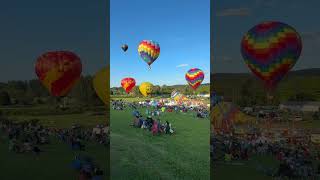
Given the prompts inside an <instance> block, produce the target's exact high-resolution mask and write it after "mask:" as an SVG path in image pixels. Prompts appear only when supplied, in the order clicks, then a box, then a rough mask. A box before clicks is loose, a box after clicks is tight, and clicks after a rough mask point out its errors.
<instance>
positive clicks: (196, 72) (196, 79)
mask: <svg viewBox="0 0 320 180" xmlns="http://www.w3.org/2000/svg"><path fill="white" fill-rule="evenodd" d="M185 78H186V80H187V82H188V84H189V85H190V86H191V87H192V89H194V90H196V89H197V88H198V87H199V86H200V84H201V83H202V81H203V79H204V73H203V71H202V70H200V69H198V68H192V69H190V70H189V71H188V72H187V73H186V76H185Z"/></svg>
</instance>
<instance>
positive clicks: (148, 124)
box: [146, 116, 153, 131]
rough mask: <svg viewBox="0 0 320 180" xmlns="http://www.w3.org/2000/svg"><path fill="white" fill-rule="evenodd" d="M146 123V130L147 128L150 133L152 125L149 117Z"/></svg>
mask: <svg viewBox="0 0 320 180" xmlns="http://www.w3.org/2000/svg"><path fill="white" fill-rule="evenodd" d="M146 121H147V124H146V125H147V128H148V130H149V131H151V128H152V125H153V119H152V118H151V116H148V117H147V120H146Z"/></svg>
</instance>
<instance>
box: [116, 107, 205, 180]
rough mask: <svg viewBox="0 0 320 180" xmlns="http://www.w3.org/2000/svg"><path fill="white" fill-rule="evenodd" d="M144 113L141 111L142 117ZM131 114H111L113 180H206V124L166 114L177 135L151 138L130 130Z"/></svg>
mask: <svg viewBox="0 0 320 180" xmlns="http://www.w3.org/2000/svg"><path fill="white" fill-rule="evenodd" d="M144 112H145V111H144V110H142V111H141V113H144ZM132 119H133V117H132V115H131V111H115V110H111V145H110V148H111V149H110V152H111V155H110V157H111V177H112V178H113V179H139V180H140V179H170V180H171V179H186V180H187V179H209V178H210V154H209V151H210V147H209V132H210V126H209V120H206V119H196V118H195V117H194V115H191V114H182V113H179V114H175V113H166V114H164V115H163V116H162V117H161V118H160V119H161V121H163V122H164V121H165V120H168V121H170V122H171V123H172V124H173V127H174V128H175V131H176V134H174V135H172V136H170V135H160V136H153V135H152V134H151V132H149V131H147V130H143V129H138V128H133V127H131V126H129V124H130V123H131V122H132Z"/></svg>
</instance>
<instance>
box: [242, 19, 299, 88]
mask: <svg viewBox="0 0 320 180" xmlns="http://www.w3.org/2000/svg"><path fill="white" fill-rule="evenodd" d="M301 51H302V42H301V38H300V35H299V34H298V32H297V31H296V30H295V29H294V28H293V27H291V26H289V25H287V24H285V23H281V22H275V21H270V22H263V23H260V24H258V25H256V26H254V27H253V28H252V29H250V30H249V31H248V32H247V33H246V34H245V35H244V37H243V39H242V42H241V53H242V56H243V59H244V61H245V63H246V64H247V66H248V67H249V69H250V70H251V71H252V72H253V74H255V75H256V76H257V77H258V78H259V79H261V80H262V81H263V82H264V85H265V87H266V88H267V89H268V90H272V89H274V88H275V87H276V86H277V84H278V83H279V81H280V80H281V79H283V77H284V76H285V75H286V74H287V73H288V72H289V71H290V69H291V68H292V67H293V66H294V65H295V64H296V62H297V60H298V58H299V57H300V54H301Z"/></svg>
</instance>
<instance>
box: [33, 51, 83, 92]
mask: <svg viewBox="0 0 320 180" xmlns="http://www.w3.org/2000/svg"><path fill="white" fill-rule="evenodd" d="M81 72H82V64H81V60H80V58H79V57H78V56H77V55H76V54H74V53H73V52H70V51H52V52H47V53H44V54H42V55H41V56H40V57H38V59H37V61H36V64H35V73H36V75H37V76H38V78H39V80H40V81H41V83H42V84H43V85H44V86H45V87H46V88H47V89H48V91H49V92H50V94H51V95H52V96H56V97H64V96H66V95H67V94H68V93H69V92H70V90H71V89H72V88H73V87H74V85H75V84H76V83H77V82H78V81H79V79H80V75H81Z"/></svg>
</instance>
